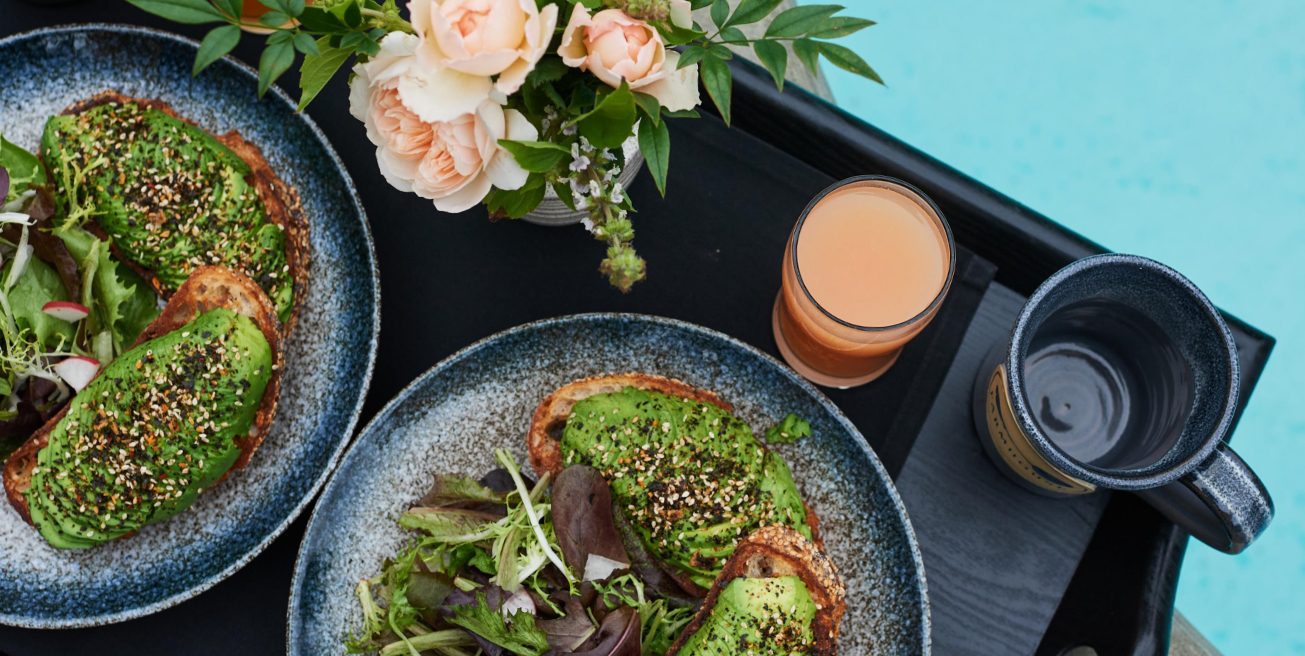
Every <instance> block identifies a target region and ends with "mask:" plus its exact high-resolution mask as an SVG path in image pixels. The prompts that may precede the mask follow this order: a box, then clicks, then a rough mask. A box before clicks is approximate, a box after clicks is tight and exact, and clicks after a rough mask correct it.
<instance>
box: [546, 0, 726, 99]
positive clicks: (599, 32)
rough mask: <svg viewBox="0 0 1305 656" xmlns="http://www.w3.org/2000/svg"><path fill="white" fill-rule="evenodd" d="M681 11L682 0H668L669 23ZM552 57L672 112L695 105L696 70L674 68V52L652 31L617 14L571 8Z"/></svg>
mask: <svg viewBox="0 0 1305 656" xmlns="http://www.w3.org/2000/svg"><path fill="white" fill-rule="evenodd" d="M680 4H682V5H683V6H682V7H681V6H677V5H680ZM687 7H688V2H687V0H672V4H671V8H672V11H671V17H672V20H674V21H676V22H677V24H678V23H679V22H680V21H683V20H685V19H686V18H687V15H688V13H687ZM557 52H558V54H559V55H561V56H562V61H563V62H565V63H566V65H567V66H571V67H573V68H579V69H581V70H586V71H589V72H591V73H593V74H594V76H595V77H597V78H598V79H600V80H602V81H603V82H604V83H606V84H607V85H608V86H611V87H613V88H616V87H619V86H621V81H622V80H624V81H625V83H626V84H628V85H630V89H631V90H633V91H638V92H640V93H646V94H648V95H650V96H652V97H654V98H656V99H657V100H658V101H659V102H661V104H662V106H664V107H666V108H667V109H670V110H672V111H676V110H682V109H693V108H694V107H697V106H698V103H699V102H700V101H701V100H700V98H699V97H698V66H697V65H696V64H695V65H693V66H686V67H684V68H683V69H680V68H678V67H679V63H680V55H679V53H677V52H675V51H674V50H669V49H667V48H666V44H665V43H664V42H663V41H662V36H661V34H659V33H658V32H657V30H656V28H654V27H652V26H651V25H649V24H648V23H646V22H644V21H642V20H639V19H638V18H634V17H633V16H630V15H629V14H627V13H625V12H624V11H621V10H620V9H604V10H603V11H600V12H598V13H597V14H594V15H592V16H590V15H589V10H588V9H586V8H585V7H584V5H582V4H576V6H575V10H574V11H573V12H572V13H571V20H570V21H569V22H568V23H567V26H566V30H565V31H564V32H563V33H562V45H561V46H560V47H559V48H558V49H557Z"/></svg>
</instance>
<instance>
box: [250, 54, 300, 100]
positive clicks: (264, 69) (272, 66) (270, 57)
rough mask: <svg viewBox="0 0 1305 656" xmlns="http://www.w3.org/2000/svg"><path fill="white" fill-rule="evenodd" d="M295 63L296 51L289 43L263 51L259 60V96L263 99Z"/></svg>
mask: <svg viewBox="0 0 1305 656" xmlns="http://www.w3.org/2000/svg"><path fill="white" fill-rule="evenodd" d="M294 63H295V49H294V47H293V46H291V45H290V44H289V43H285V42H282V43H276V44H272V45H269V46H268V47H267V48H266V49H265V50H263V56H261V57H259V58H258V95H259V97H260V98H261V97H262V96H263V94H265V93H267V88H268V87H270V86H272V83H273V82H276V80H277V78H279V77H281V75H282V74H284V73H285V72H286V71H287V70H289V69H290V65H291V64H294Z"/></svg>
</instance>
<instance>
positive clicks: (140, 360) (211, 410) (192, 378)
mask: <svg viewBox="0 0 1305 656" xmlns="http://www.w3.org/2000/svg"><path fill="white" fill-rule="evenodd" d="M271 374H272V350H271V347H270V346H269V345H268V343H267V339H266V338H265V337H264V336H263V333H262V331H261V330H259V328H258V326H256V325H255V324H254V323H253V322H252V321H250V320H249V318H248V317H245V316H242V315H238V314H235V313H234V312H231V311H230V310H226V309H216V310H210V311H208V312H205V313H204V314H202V315H200V316H199V317H198V318H196V319H194V320H193V321H191V322H190V323H188V324H186V325H185V326H182V327H181V328H179V329H177V330H175V331H173V332H170V333H168V334H166V335H163V336H161V337H158V338H156V339H152V340H150V341H148V342H145V343H143V344H141V345H139V346H136V347H135V348H133V349H131V350H129V351H127V352H126V353H124V354H122V355H121V356H120V357H118V359H116V360H114V361H113V362H111V363H110V364H109V365H108V366H106V367H105V368H104V370H103V371H101V372H100V375H99V376H97V377H96V378H95V380H93V381H91V383H90V384H89V385H87V386H86V387H85V388H84V389H83V390H82V391H81V392H79V393H78V394H77V396H76V397H74V398H73V400H72V401H71V402H70V403H69V406H68V412H67V414H66V415H64V417H63V418H62V419H60V420H59V423H58V424H56V425H55V427H54V429H53V430H52V431H51V432H50V436H49V443H48V444H47V445H46V447H45V448H44V449H42V450H41V452H40V453H39V454H38V456H37V465H36V468H35V469H34V470H33V472H32V484H31V487H30V488H29V489H28V491H27V493H26V498H27V504H28V510H29V512H30V513H31V517H32V523H33V524H34V525H35V526H36V528H37V529H38V530H39V531H40V532H41V535H42V536H43V537H45V539H46V541H48V542H49V543H50V544H51V545H54V546H56V547H60V548H64V549H82V548H87V547H92V546H95V545H97V544H101V543H103V542H107V541H109V540H113V539H115V538H119V537H122V536H123V535H126V534H128V533H131V532H132V531H137V530H139V529H141V528H142V527H144V526H146V525H148V524H153V523H156V522H160V521H163V520H165V519H168V518H169V517H172V516H173V515H175V514H177V513H178V512H180V511H182V510H183V509H185V508H187V507H188V506H190V504H191V503H193V502H194V501H195V498H196V497H197V496H198V495H199V493H200V492H201V491H202V490H204V489H205V488H207V487H209V486H210V485H213V484H214V483H215V482H217V480H218V479H220V478H221V477H222V475H223V474H225V473H226V472H227V470H229V469H230V468H231V466H232V465H233V464H234V463H235V461H236V458H237V457H239V455H240V447H239V446H238V445H237V443H236V440H237V438H239V437H241V436H243V435H245V434H247V433H248V432H249V428H250V426H251V425H252V424H253V421H254V415H255V414H256V413H257V412H258V406H259V403H260V402H261V401H262V398H263V390H264V389H266V387H267V383H268V380H269V379H270V377H271Z"/></svg>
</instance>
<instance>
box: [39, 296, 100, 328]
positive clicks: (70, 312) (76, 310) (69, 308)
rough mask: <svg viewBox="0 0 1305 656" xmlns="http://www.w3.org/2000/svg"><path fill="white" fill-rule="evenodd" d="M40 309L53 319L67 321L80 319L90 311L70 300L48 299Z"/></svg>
mask: <svg viewBox="0 0 1305 656" xmlns="http://www.w3.org/2000/svg"><path fill="white" fill-rule="evenodd" d="M41 311H42V312H44V313H46V314H48V315H50V316H52V317H54V318H55V319H62V320H64V321H67V322H69V323H71V322H73V321H81V320H82V319H85V318H86V317H87V315H89V314H90V313H91V309H90V308H88V307H86V306H85V305H82V304H81V303H73V302H72V301H50V302H49V303H46V304H45V305H42V306H41Z"/></svg>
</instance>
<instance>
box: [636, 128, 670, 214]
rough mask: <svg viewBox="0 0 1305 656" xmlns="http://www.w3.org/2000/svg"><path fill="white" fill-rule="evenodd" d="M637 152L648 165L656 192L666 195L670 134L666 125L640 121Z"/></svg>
mask: <svg viewBox="0 0 1305 656" xmlns="http://www.w3.org/2000/svg"><path fill="white" fill-rule="evenodd" d="M639 150H640V152H642V153H643V159H644V161H645V162H647V163H648V172H649V173H652V177H653V182H656V183H657V191H659V192H661V195H662V196H665V195H666V172H667V171H668V170H669V169H670V161H671V159H670V158H671V133H670V131H669V130H667V129H666V123H664V122H660V123H653V122H652V121H642V122H640V123H639Z"/></svg>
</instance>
